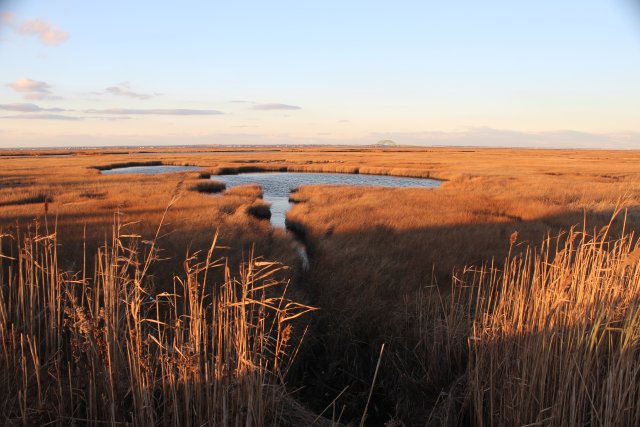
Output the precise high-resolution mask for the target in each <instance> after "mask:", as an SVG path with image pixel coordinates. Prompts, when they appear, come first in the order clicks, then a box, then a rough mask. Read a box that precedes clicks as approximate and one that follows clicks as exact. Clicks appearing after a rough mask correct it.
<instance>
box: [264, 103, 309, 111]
mask: <svg viewBox="0 0 640 427" xmlns="http://www.w3.org/2000/svg"><path fill="white" fill-rule="evenodd" d="M253 109H254V110H263V111H267V110H302V108H301V107H298V106H297V105H288V104H257V105H254V106H253Z"/></svg>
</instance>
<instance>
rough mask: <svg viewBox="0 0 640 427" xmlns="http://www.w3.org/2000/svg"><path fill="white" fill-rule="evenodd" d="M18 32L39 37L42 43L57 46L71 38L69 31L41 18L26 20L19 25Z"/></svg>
mask: <svg viewBox="0 0 640 427" xmlns="http://www.w3.org/2000/svg"><path fill="white" fill-rule="evenodd" d="M17 31H18V33H20V34H25V35H32V36H35V37H37V38H38V39H39V40H40V41H41V42H42V43H44V44H46V45H48V46H57V45H59V44H61V43H64V42H66V41H67V39H68V38H69V33H67V32H65V31H61V30H59V29H58V28H56V27H54V26H53V25H52V24H50V23H49V22H46V21H43V20H41V19H33V20H30V21H24V22H23V23H22V25H20V26H19V27H18V30H17Z"/></svg>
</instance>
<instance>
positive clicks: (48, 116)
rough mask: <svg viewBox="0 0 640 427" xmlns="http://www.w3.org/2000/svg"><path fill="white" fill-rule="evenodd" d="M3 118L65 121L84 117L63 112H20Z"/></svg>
mask: <svg viewBox="0 0 640 427" xmlns="http://www.w3.org/2000/svg"><path fill="white" fill-rule="evenodd" d="M2 118H3V119H24V120H64V121H78V120H82V117H76V116H64V115H62V114H46V113H44V114H20V115H16V116H2Z"/></svg>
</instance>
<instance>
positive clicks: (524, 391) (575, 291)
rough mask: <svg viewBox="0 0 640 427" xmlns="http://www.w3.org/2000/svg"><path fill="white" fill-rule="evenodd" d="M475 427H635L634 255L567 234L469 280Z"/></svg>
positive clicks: (638, 262) (638, 273) (637, 303)
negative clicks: (474, 295) (472, 291)
mask: <svg viewBox="0 0 640 427" xmlns="http://www.w3.org/2000/svg"><path fill="white" fill-rule="evenodd" d="M471 274H472V276H473V278H472V280H471V281H470V284H471V286H472V287H474V288H475V290H476V291H477V306H476V311H475V315H474V321H473V324H472V331H471V334H470V336H469V365H468V372H467V375H468V378H467V379H468V385H467V398H468V399H469V402H468V403H469V405H470V406H471V408H472V417H473V418H472V419H473V421H474V424H476V425H480V426H482V425H505V426H506V425H525V424H527V425H536V424H539V425H549V426H582V425H609V426H615V425H640V404H639V403H638V402H640V381H639V379H640V378H639V373H640V245H639V244H638V240H637V239H636V238H635V236H634V233H633V232H632V231H626V232H623V233H622V235H621V237H619V238H612V237H610V236H609V227H605V228H603V229H601V230H600V231H598V232H594V233H591V234H590V233H588V232H587V231H586V230H582V231H578V230H575V229H573V230H571V231H569V232H568V233H564V234H562V235H560V236H558V237H556V238H549V239H547V240H545V241H544V243H543V244H542V247H541V248H539V249H532V248H530V249H528V250H527V251H526V252H525V253H524V254H522V255H519V256H514V257H511V258H510V259H509V260H508V262H507V263H505V267H504V269H503V270H502V271H496V270H492V269H481V270H478V271H474V272H473V273H471Z"/></svg>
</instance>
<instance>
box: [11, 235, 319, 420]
mask: <svg viewBox="0 0 640 427" xmlns="http://www.w3.org/2000/svg"><path fill="white" fill-rule="evenodd" d="M158 235H159V232H158V233H157V234H156V237H158ZM0 244H1V246H0V247H2V252H0V261H1V270H0V342H1V343H2V346H1V347H0V366H2V369H1V370H0V402H1V403H0V417H2V419H3V420H4V422H5V425H28V424H39V425H41V424H45V423H53V424H65V425H66V424H82V425H104V424H105V423H106V424H111V425H116V424H135V425H185V426H189V425H194V426H196V425H197V426H202V425H263V424H265V423H279V424H284V425H286V424H287V419H288V418H287V417H296V416H298V417H300V416H302V415H300V414H297V415H296V414H291V413H290V412H291V411H290V410H289V411H287V412H288V413H286V414H283V411H282V407H283V405H287V401H288V399H289V396H288V395H287V394H286V391H285V389H284V386H283V379H284V377H285V376H286V373H287V369H288V366H289V361H290V357H291V355H292V354H293V353H294V351H295V348H296V347H297V343H296V342H295V341H296V338H295V336H296V334H294V333H293V330H292V328H293V327H292V321H293V320H294V319H296V318H297V317H299V316H301V315H303V314H304V313H306V312H308V311H310V310H312V308H311V307H309V306H306V305H302V304H298V303H296V302H294V301H291V300H289V299H287V298H286V294H285V293H286V290H287V283H283V282H281V281H277V280H275V279H274V277H275V273H277V271H278V270H279V269H281V268H282V266H281V265H279V264H276V263H271V262H266V261H263V260H260V259H256V258H253V257H250V258H249V259H248V261H247V262H246V263H244V264H243V265H242V268H241V270H240V272H239V274H238V275H237V276H234V275H233V274H232V272H231V271H230V268H229V266H228V264H227V263H226V262H225V260H224V259H215V258H214V254H215V252H216V240H215V239H214V240H213V243H212V244H211V246H210V248H209V250H208V252H206V253H194V254H191V255H189V256H188V257H187V259H186V260H185V262H184V273H183V274H182V275H180V276H176V277H175V278H174V289H173V291H171V292H161V293H156V292H155V291H154V285H153V278H152V277H150V276H148V271H149V269H150V268H151V267H152V265H153V264H154V263H155V262H157V257H158V251H157V245H156V240H155V239H154V240H151V241H142V240H141V239H140V238H139V236H137V235H133V234H129V233H128V232H127V226H126V225H122V224H116V226H114V229H113V233H112V236H111V240H110V242H108V244H105V245H104V246H103V247H101V248H100V250H99V251H98V253H97V254H96V256H95V259H93V260H90V259H87V258H85V259H84V260H83V268H82V269H80V271H77V272H68V271H63V270H62V269H61V268H60V267H59V262H58V243H57V236H56V234H55V231H54V232H50V233H46V232H44V230H42V228H41V227H40V228H38V229H36V231H35V232H32V233H25V234H20V233H16V234H14V235H3V236H2V237H1V242H0ZM88 264H92V265H93V267H94V268H93V269H92V270H93V272H94V273H93V275H92V276H91V277H89V276H88V275H87V271H88V268H87V267H88ZM215 270H223V272H224V280H223V281H221V282H213V281H212V279H211V277H212V276H214V274H213V272H214V271H215ZM288 408H291V405H290V404H288ZM303 415H304V414H303ZM302 419H304V416H302Z"/></svg>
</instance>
